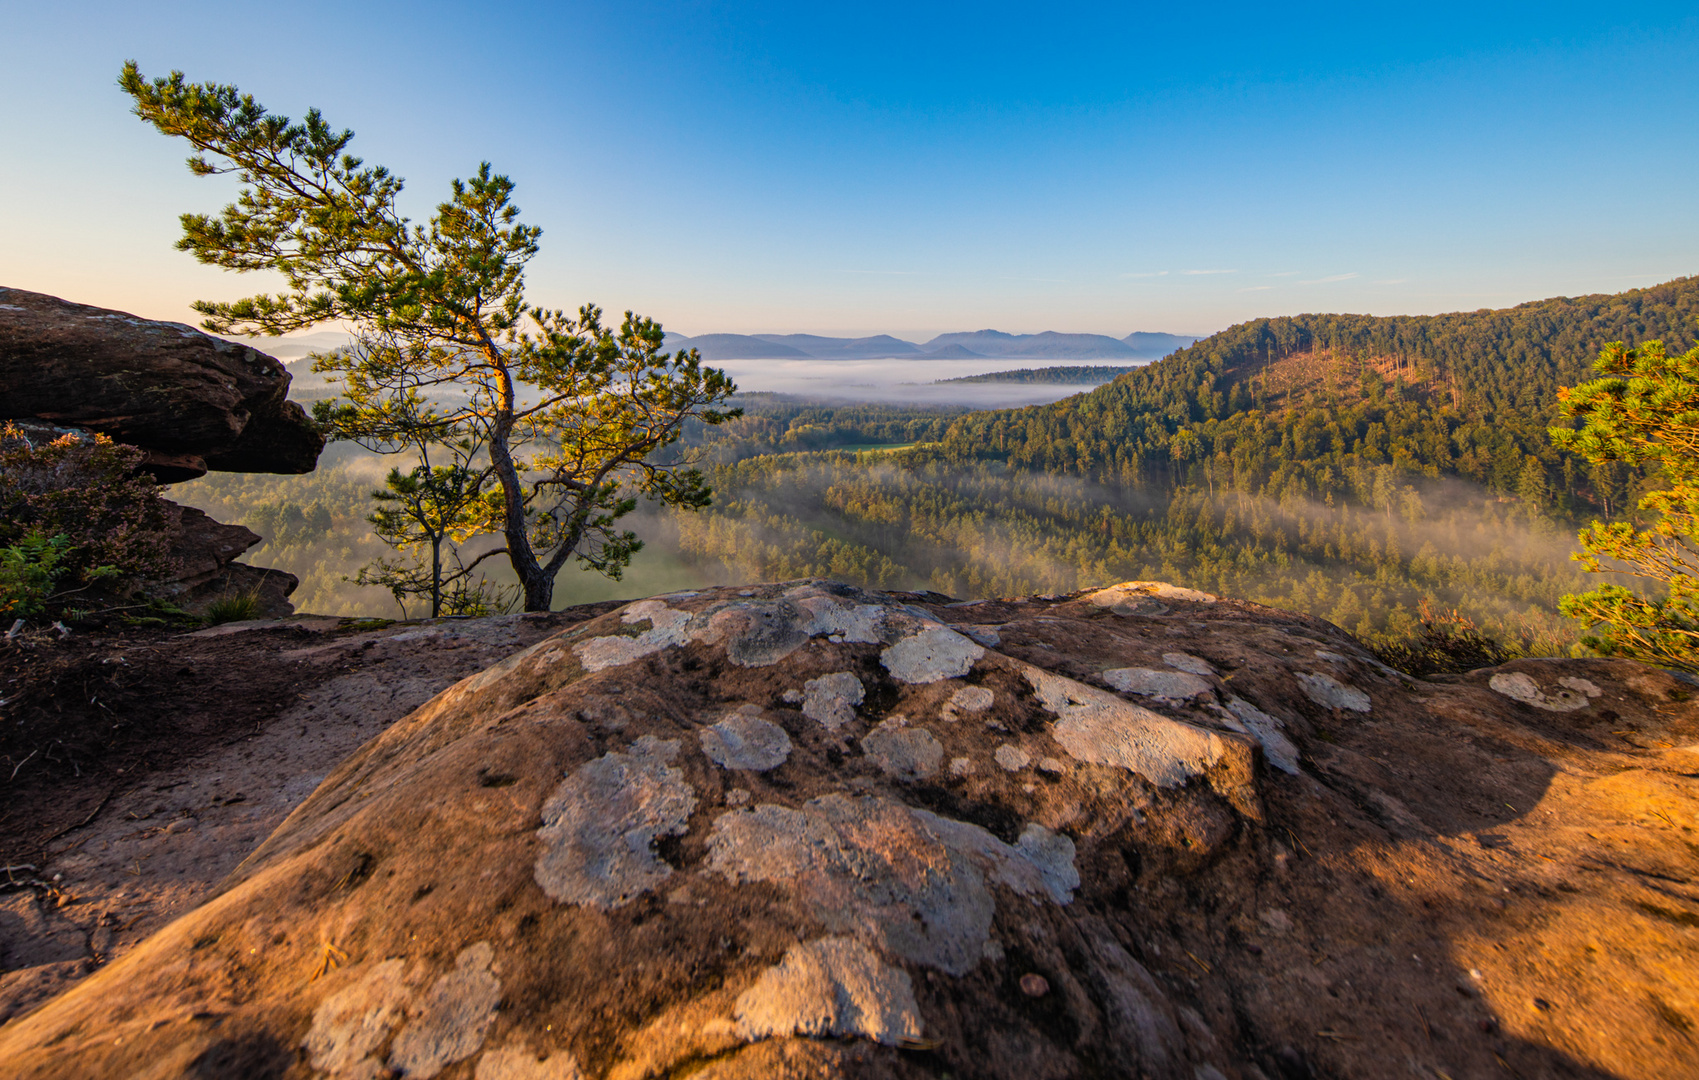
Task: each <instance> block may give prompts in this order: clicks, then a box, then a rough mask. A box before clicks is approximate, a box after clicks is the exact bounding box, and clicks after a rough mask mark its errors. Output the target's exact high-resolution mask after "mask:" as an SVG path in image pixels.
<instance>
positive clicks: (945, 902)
mask: <svg viewBox="0 0 1699 1080" xmlns="http://www.w3.org/2000/svg"><path fill="white" fill-rule="evenodd" d="M1029 831H1030V830H1029ZM1023 845H1024V846H1023ZM1072 861H1073V842H1072V841H1071V840H1068V839H1067V838H1066V837H1057V836H1056V834H1052V833H1049V832H1048V831H1045V832H1042V833H1032V834H1031V836H1030V837H1028V836H1027V835H1026V834H1023V836H1022V842H1021V843H1020V844H1017V845H1014V846H1011V845H1009V844H1005V843H1003V842H1002V841H1001V840H998V839H997V838H996V837H995V836H993V835H991V834H990V833H989V832H986V831H985V830H984V829H982V828H980V827H979V826H977V825H970V824H968V823H966V822H961V821H955V820H952V819H949V818H943V817H939V816H938V815H935V814H932V813H930V812H928V811H924V810H917V809H913V808H910V807H908V806H906V805H904V804H903V803H900V802H897V801H895V800H891V799H885V798H882V797H879V796H864V797H861V798H851V797H848V796H845V795H836V794H834V795H825V796H822V797H820V798H818V799H813V800H810V801H809V802H808V803H806V804H804V805H803V807H802V808H801V809H792V808H790V807H786V806H778V805H774V804H762V805H760V806H757V807H755V808H754V809H752V810H747V811H732V812H729V813H725V814H721V815H720V817H719V818H717V819H716V820H715V822H714V827H713V833H712V835H711V836H710V839H709V850H708V861H707V868H708V870H709V871H710V872H714V873H719V874H722V875H724V876H725V877H726V878H727V879H728V880H730V881H732V882H734V883H741V882H751V881H764V882H774V883H778V884H781V885H784V886H786V887H788V888H790V889H793V890H795V892H796V894H797V895H798V897H799V898H800V899H801V900H803V902H804V903H806V904H807V905H808V906H809V908H810V910H812V911H813V913H814V915H815V917H816V918H818V919H820V921H821V922H822V923H823V924H825V926H826V928H827V929H828V930H829V931H831V932H832V933H834V934H850V935H853V936H854V937H856V938H857V939H858V940H861V941H865V942H869V943H873V944H877V945H878V946H879V947H880V948H882V949H883V950H885V951H886V952H888V953H891V954H893V955H896V956H901V957H903V958H904V959H907V960H912V961H914V962H916V963H920V964H925V965H927V966H929V967H935V968H938V969H940V970H942V971H946V972H949V973H950V974H952V975H960V974H964V973H965V972H967V971H970V970H972V969H973V967H974V966H975V965H976V964H978V963H979V961H980V959H981V956H982V951H981V950H982V947H983V946H984V943H985V940H986V937H987V935H988V934H989V933H990V929H991V920H992V916H993V914H994V913H995V910H996V905H995V902H994V900H993V898H992V894H991V892H990V890H989V888H988V887H987V880H988V879H989V880H992V881H996V882H999V883H1001V884H1003V885H1005V886H1007V887H1008V888H1010V889H1013V890H1014V891H1015V892H1017V893H1019V894H1021V895H1023V896H1032V897H1037V898H1047V899H1051V900H1055V901H1056V902H1058V903H1066V902H1067V900H1068V899H1071V896H1070V891H1071V889H1072V888H1073V887H1074V886H1075V885H1077V884H1078V880H1079V879H1078V876H1077V874H1076V875H1075V876H1073V877H1072V878H1071V879H1070V878H1069V874H1070V873H1071V872H1072ZM1070 880H1072V882H1073V885H1069V884H1068V882H1069V881H1070Z"/></svg>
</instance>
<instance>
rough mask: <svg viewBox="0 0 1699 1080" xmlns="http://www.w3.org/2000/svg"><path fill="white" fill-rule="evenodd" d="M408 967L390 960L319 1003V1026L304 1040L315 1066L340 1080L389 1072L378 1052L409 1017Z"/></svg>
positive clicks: (316, 1019)
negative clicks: (398, 1022)
mask: <svg viewBox="0 0 1699 1080" xmlns="http://www.w3.org/2000/svg"><path fill="white" fill-rule="evenodd" d="M405 974H406V964H405V963H404V962H403V961H401V960H395V959H391V960H384V961H382V962H381V963H378V964H374V965H373V966H372V968H371V970H369V971H367V972H366V973H365V975H363V976H361V978H360V979H359V981H357V982H355V983H353V984H351V985H349V986H346V987H343V988H342V989H341V990H338V991H337V992H336V993H334V994H331V995H330V996H329V997H327V998H325V999H324V1000H323V1001H321V1002H319V1006H318V1008H317V1009H315V1010H313V1025H312V1027H311V1028H310V1029H309V1030H308V1031H307V1037H306V1038H305V1039H303V1040H302V1041H301V1045H302V1047H304V1048H305V1049H306V1051H307V1060H308V1061H309V1062H311V1063H312V1066H313V1068H315V1069H318V1070H320V1071H321V1072H326V1073H329V1074H330V1075H331V1077H333V1078H334V1080H343V1078H348V1080H353V1078H356V1077H359V1078H364V1077H374V1076H378V1075H380V1074H381V1073H382V1072H383V1068H382V1063H381V1062H379V1061H378V1060H377V1059H376V1058H374V1057H372V1056H371V1055H372V1052H373V1051H374V1050H376V1049H378V1047H380V1046H382V1045H383V1042H384V1040H385V1039H387V1038H389V1032H390V1029H391V1028H393V1027H394V1026H395V1024H396V1022H397V1021H398V1020H400V1019H401V1018H402V1016H403V1015H404V1013H403V1009H404V1007H405V1006H406V1003H407V997H408V987H407V981H406V977H405Z"/></svg>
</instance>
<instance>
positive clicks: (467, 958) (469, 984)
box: [389, 941, 501, 1080]
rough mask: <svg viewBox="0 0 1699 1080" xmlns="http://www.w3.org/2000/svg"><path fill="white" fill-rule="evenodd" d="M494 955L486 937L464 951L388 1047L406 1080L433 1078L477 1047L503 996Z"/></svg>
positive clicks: (391, 1064)
mask: <svg viewBox="0 0 1699 1080" xmlns="http://www.w3.org/2000/svg"><path fill="white" fill-rule="evenodd" d="M494 958H495V950H493V949H492V948H491V947H490V943H489V942H487V941H480V942H478V943H477V944H475V945H471V946H468V947H467V948H466V949H464V950H462V951H461V953H460V955H459V956H458V957H456V958H455V961H454V970H453V971H450V972H449V973H448V974H446V975H444V976H443V977H442V978H440V979H438V980H437V981H436V982H435V983H433V984H432V985H431V988H430V989H429V990H428V991H426V992H425V995H424V997H423V998H422V999H421V1000H420V1001H419V1002H418V1003H417V1004H416V1005H415V1006H414V1009H413V1012H414V1013H415V1015H414V1016H413V1018H412V1019H411V1020H410V1021H408V1023H407V1026H406V1027H404V1028H402V1029H401V1033H400V1034H398V1035H397V1036H396V1037H395V1043H394V1045H392V1046H391V1047H390V1051H389V1067H390V1068H391V1069H393V1070H397V1071H399V1072H400V1073H401V1075H402V1076H403V1077H405V1078H406V1080H430V1078H431V1077H433V1076H435V1075H436V1074H437V1073H439V1072H441V1071H442V1070H443V1069H445V1068H447V1067H448V1066H449V1065H452V1064H454V1063H455V1062H457V1061H465V1060H466V1059H467V1058H469V1057H471V1056H472V1055H473V1054H475V1053H477V1052H478V1048H479V1047H481V1046H483V1044H484V1036H485V1035H487V1034H488V1033H489V1030H490V1024H491V1023H493V1022H494V1021H495V1018H496V1005H497V1003H499V1002H500V1001H501V981H500V980H499V979H497V978H496V977H495V976H494V975H493V974H491V972H490V962H491V961H492V960H493V959H494Z"/></svg>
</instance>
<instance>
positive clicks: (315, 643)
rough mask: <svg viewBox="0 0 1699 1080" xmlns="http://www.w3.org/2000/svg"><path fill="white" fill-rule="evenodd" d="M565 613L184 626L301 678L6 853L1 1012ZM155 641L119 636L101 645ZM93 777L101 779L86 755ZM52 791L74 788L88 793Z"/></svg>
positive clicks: (135, 923)
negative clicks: (264, 715) (49, 835)
mask: <svg viewBox="0 0 1699 1080" xmlns="http://www.w3.org/2000/svg"><path fill="white" fill-rule="evenodd" d="M573 621H575V619H574V617H573V616H572V615H571V614H563V615H555V616H548V617H542V618H539V617H535V616H509V617H505V618H495V619H481V620H463V621H442V622H436V623H396V624H392V625H390V626H387V627H384V628H383V629H379V630H375V631H368V632H359V631H357V630H356V631H353V632H350V631H349V629H348V628H349V627H350V625H356V626H357V625H358V624H351V623H350V621H349V620H338V619H314V618H311V617H301V618H294V619H289V620H281V621H278V620H267V621H262V622H256V623H251V624H230V625H228V626H223V627H215V628H213V629H210V630H204V631H197V632H195V633H193V634H189V635H183V636H182V638H181V639H180V640H179V641H178V642H177V644H178V645H179V646H181V647H185V651H187V648H186V647H189V646H195V645H200V644H214V643H217V644H225V643H227V644H229V645H232V646H235V645H238V643H239V644H240V647H241V648H243V649H248V650H252V652H253V654H254V655H253V656H252V657H251V660H252V662H254V663H256V664H258V663H260V662H261V661H264V662H266V663H269V664H271V665H272V666H276V665H278V664H281V665H286V666H289V667H293V668H295V669H296V672H297V674H298V677H299V679H300V681H301V683H302V684H303V685H304V687H305V688H304V689H302V690H301V691H300V692H299V693H298V694H297V695H296V697H295V700H294V701H293V703H292V704H290V705H289V706H288V707H287V708H286V709H284V710H283V711H281V712H280V713H278V714H277V715H275V716H274V717H271V718H269V719H264V720H262V721H261V722H259V723H257V724H254V725H249V724H247V723H241V724H240V725H239V726H238V727H237V730H235V731H234V732H229V733H226V736H225V737H224V738H221V739H219V740H217V741H216V742H213V743H211V744H210V745H208V746H205V747H203V748H202V749H201V752H200V753H196V754H192V755H191V756H189V757H187V758H184V759H180V760H176V761H174V762H173V763H172V764H170V765H169V766H167V767H165V768H162V769H140V770H133V772H135V773H140V774H141V777H140V782H139V783H137V784H135V785H134V786H125V787H124V788H123V790H119V791H117V792H116V793H112V794H110V797H108V798H106V800H105V801H104V803H101V804H99V806H98V810H97V812H96V814H95V816H94V817H93V819H92V820H90V821H88V822H87V823H86V824H84V825H82V826H80V827H72V828H70V829H69V831H67V832H66V833H65V834H64V835H63V836H60V837H58V838H56V839H54V840H52V841H50V842H48V843H47V844H46V845H45V846H44V848H43V849H41V850H39V851H38V852H37V853H35V854H33V855H27V856H25V857H28V858H30V859H31V861H30V862H28V863H22V864H20V863H11V864H9V865H8V866H7V868H6V874H5V879H4V880H3V881H0V888H5V889H6V891H4V892H0V964H3V965H4V970H5V973H4V974H0V1020H4V1019H6V1018H9V1017H11V1016H14V1015H16V1014H18V1013H20V1012H22V1011H25V1010H27V1009H29V1008H31V1007H33V1006H34V1005H36V1004H39V1003H40V1002H41V1001H43V1000H45V999H46V998H48V997H51V996H52V995H53V994H56V993H58V992H59V991H60V990H63V989H64V988H65V987H66V986H68V985H70V984H71V983H72V982H74V981H76V980H77V979H79V978H81V977H82V976H84V975H87V974H89V973H90V972H92V971H94V970H95V969H96V968H98V967H100V966H101V965H104V964H106V963H108V962H110V961H112V960H114V959H116V958H117V957H119V956H121V955H123V953H124V952H125V951H126V950H127V949H129V948H130V947H131V946H133V945H135V944H136V943H137V942H139V941H141V940H142V939H143V938H145V937H147V935H149V934H151V933H153V932H154V931H155V930H157V929H159V928H160V927H161V926H163V925H165V924H166V923H167V922H169V921H170V920H172V919H173V918H175V917H177V916H178V915H180V914H182V913H183V912H185V911H187V910H189V909H191V908H193V907H194V906H195V905H197V904H199V903H201V902H202V901H203V900H205V899H206V898H207V897H208V896H209V895H210V894H211V893H212V890H213V888H214V887H215V886H216V885H217V883H218V882H219V881H220V880H222V879H223V878H224V876H225V875H226V874H228V873H229V872H230V871H231V870H232V869H234V868H235V866H236V865H237V864H238V863H239V862H241V861H242V859H243V858H245V857H246V856H247V854H248V853H249V852H250V851H252V850H253V849H254V847H255V846H256V845H257V844H258V843H259V842H260V841H261V840H263V839H265V837H266V836H267V835H268V834H270V832H271V831H272V830H273V829H275V828H276V827H277V825H278V824H279V823H280V822H281V821H282V820H283V819H284V817H286V816H287V815H288V814H289V812H290V811H291V810H293V809H294V808H295V807H296V806H298V805H299V804H300V803H301V801H302V800H303V799H305V798H306V797H307V796H308V795H309V794H310V793H311V792H312V791H313V789H314V788H316V787H317V786H318V785H319V782H320V781H321V780H323V779H324V776H325V774H326V773H328V772H329V771H330V770H331V769H332V768H333V767H334V766H335V765H336V764H337V763H338V762H340V761H341V760H342V759H343V758H345V757H347V756H348V755H349V754H350V753H352V752H353V751H354V750H355V748H357V747H358V746H360V744H362V743H364V742H365V741H366V740H368V739H370V738H371V737H372V736H374V735H376V734H377V733H378V732H380V731H382V730H383V729H384V728H385V727H386V726H388V725H389V724H390V723H392V722H393V721H395V720H397V719H399V718H400V717H402V716H405V715H406V714H407V713H409V712H411V711H412V710H413V709H415V708H417V707H418V706H419V705H421V704H423V703H424V702H425V701H427V700H429V699H430V698H431V697H432V695H434V694H436V693H437V692H438V691H440V690H442V689H443V688H444V687H447V686H449V685H450V684H452V683H454V682H455V681H457V680H459V679H461V678H464V677H465V676H467V675H471V674H473V673H475V672H478V671H481V670H483V669H484V668H486V667H488V666H489V665H491V664H493V663H495V662H496V661H498V660H500V659H501V658H503V657H504V656H507V655H509V654H510V653H512V652H515V651H517V650H519V649H521V648H524V647H525V646H527V645H529V644H532V643H533V642H535V641H537V640H539V639H541V638H543V637H545V636H547V635H548V634H550V633H553V632H555V631H557V630H559V629H560V628H562V627H563V626H566V625H570V624H571V623H572V622H573ZM280 628H287V629H288V630H289V631H290V633H288V634H280V633H277V631H278V630H279V629H280ZM303 632H304V633H303ZM155 644H157V643H150V644H148V645H142V644H140V643H138V642H134V641H125V640H123V639H119V640H115V641H113V642H111V646H112V655H111V656H109V657H107V658H106V659H111V658H112V657H123V656H124V654H125V652H126V651H129V650H132V649H138V648H146V647H153V645H155ZM241 687H242V676H241V673H240V671H239V670H237V671H231V672H228V673H227V677H226V681H225V686H224V692H225V693H226V694H228V695H230V696H231V697H232V698H233V697H234V696H235V695H236V694H237V693H239V692H240V690H241ZM118 771H121V772H122V771H125V770H123V769H122V768H121V767H120V769H119V770H118ZM87 778H88V779H89V781H90V784H91V785H98V783H99V782H100V776H99V773H98V772H96V771H94V770H90V771H89V772H88V773H87ZM120 779H121V778H120ZM58 794H59V797H60V798H62V799H65V800H66V801H68V802H77V801H78V797H79V795H82V794H83V793H82V792H79V791H76V790H62V791H60V792H59V793H58ZM84 801H86V799H85V800H84Z"/></svg>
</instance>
